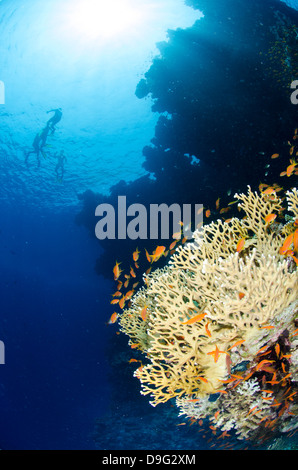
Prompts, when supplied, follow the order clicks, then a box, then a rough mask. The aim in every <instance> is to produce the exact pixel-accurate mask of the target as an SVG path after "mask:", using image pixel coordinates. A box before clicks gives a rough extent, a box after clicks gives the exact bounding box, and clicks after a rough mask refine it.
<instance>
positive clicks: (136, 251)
mask: <svg viewBox="0 0 298 470" xmlns="http://www.w3.org/2000/svg"><path fill="white" fill-rule="evenodd" d="M139 255H140V252H139V250H138V248H136V250H135V251H134V252H133V254H132V258H133V260H134V262H136V261H138V259H139Z"/></svg>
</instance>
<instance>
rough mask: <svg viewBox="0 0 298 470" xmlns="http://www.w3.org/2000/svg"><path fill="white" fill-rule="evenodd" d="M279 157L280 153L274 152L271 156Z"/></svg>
mask: <svg viewBox="0 0 298 470" xmlns="http://www.w3.org/2000/svg"><path fill="white" fill-rule="evenodd" d="M278 157H279V153H274V154H273V155H271V158H278Z"/></svg>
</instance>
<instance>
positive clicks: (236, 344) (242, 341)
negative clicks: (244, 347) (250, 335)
mask: <svg viewBox="0 0 298 470" xmlns="http://www.w3.org/2000/svg"><path fill="white" fill-rule="evenodd" d="M244 342H245V339H241V340H240V341H237V343H235V344H233V345H232V346H230V347H229V349H228V351H230V349H232V348H236V346H240V344H242V343H244Z"/></svg>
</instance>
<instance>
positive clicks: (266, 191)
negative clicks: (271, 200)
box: [262, 186, 275, 196]
mask: <svg viewBox="0 0 298 470" xmlns="http://www.w3.org/2000/svg"><path fill="white" fill-rule="evenodd" d="M262 194H265V196H269V195H270V194H275V189H274V188H272V187H271V186H269V188H267V189H265V191H262Z"/></svg>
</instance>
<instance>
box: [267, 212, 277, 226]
mask: <svg viewBox="0 0 298 470" xmlns="http://www.w3.org/2000/svg"><path fill="white" fill-rule="evenodd" d="M276 217H277V216H276V214H268V215H266V217H265V222H266V224H271V223H272V222H273V221H274V220H275V219H276Z"/></svg>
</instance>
